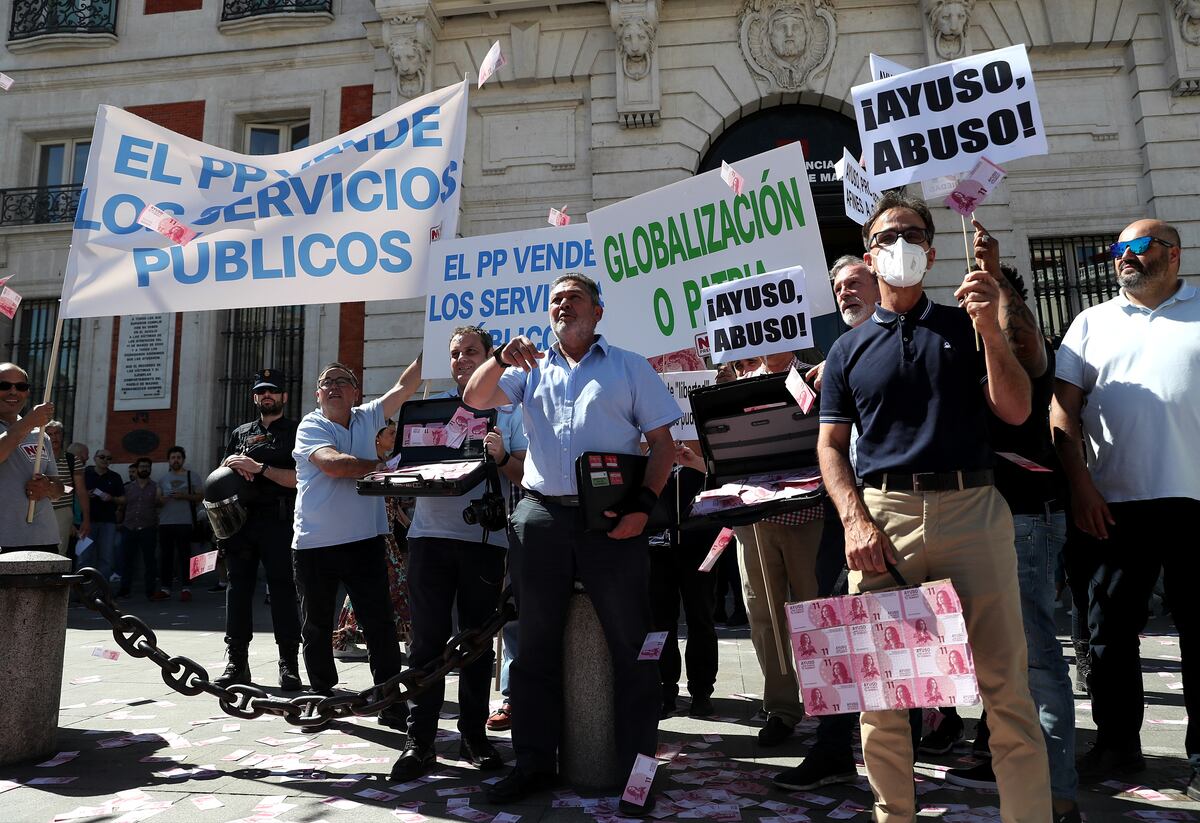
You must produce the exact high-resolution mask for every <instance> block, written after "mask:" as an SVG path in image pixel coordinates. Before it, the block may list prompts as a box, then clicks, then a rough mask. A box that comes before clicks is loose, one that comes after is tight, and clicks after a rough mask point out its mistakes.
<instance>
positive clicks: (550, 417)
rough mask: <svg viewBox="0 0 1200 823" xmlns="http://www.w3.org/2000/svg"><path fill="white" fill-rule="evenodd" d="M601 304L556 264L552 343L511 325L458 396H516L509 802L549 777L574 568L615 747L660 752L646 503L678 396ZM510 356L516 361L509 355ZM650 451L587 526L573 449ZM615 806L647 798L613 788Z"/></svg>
mask: <svg viewBox="0 0 1200 823" xmlns="http://www.w3.org/2000/svg"><path fill="white" fill-rule="evenodd" d="M603 314H604V308H603V306H602V305H601V303H600V290H599V288H598V287H597V286H596V283H595V282H594V281H592V280H591V279H590V278H587V277H585V276H584V275H581V274H575V273H568V274H564V275H562V276H561V277H559V278H558V279H556V280H555V281H554V283H553V284H552V286H551V289H550V321H551V325H552V328H553V331H554V334H555V336H556V337H557V338H558V341H559V342H558V344H557V345H555V346H553V347H551V348H550V349H549V350H547V351H544V352H543V351H539V350H538V349H537V347H535V346H534V345H533V343H531V342H530V341H529V339H528V338H526V337H516V338H514V339H513V340H511V341H510V342H509V343H507V344H506V345H505V346H504V347H503V348H501V349H498V350H497V351H496V353H495V355H494V357H493V359H492V360H491V361H489V362H486V363H484V365H482V366H480V367H479V368H478V369H477V370H476V371H475V374H474V375H472V377H471V380H470V382H469V383H468V384H467V388H466V391H465V392H464V393H463V399H464V400H465V401H466V402H467V404H468V405H470V406H472V407H474V408H477V409H494V408H498V407H500V406H506V405H508V404H510V403H515V404H520V405H521V407H522V410H523V416H524V422H525V433H526V434H527V435H528V437H529V451H528V453H527V455H526V460H525V480H524V485H525V488H526V495H525V497H524V498H523V499H522V500H521V502H520V503H518V504H517V508H516V511H515V512H514V513H513V515H512V528H513V543H512V564H511V568H512V569H513V576H514V581H515V583H516V588H517V592H518V596H519V598H520V603H519V608H520V609H521V622H520V627H521V628H520V648H521V653H520V656H519V657H518V658H517V660H516V661H514V663H513V671H512V690H513V703H514V705H515V706H516V709H517V711H516V714H515V715H514V716H513V726H512V729H513V748H514V749H515V751H516V758H517V764H516V767H515V768H514V769H513V771H512V772H511V773H510V774H509V776H508V777H506V778H505V779H504V780H501V781H500V782H499V783H497V784H495V785H494V786H492V787H491V788H490V789H489V790H488V799H490V800H491V801H492V802H495V803H512V802H516V801H518V800H520V799H521V798H523V797H525V796H527V795H529V794H530V793H532V792H534V791H538V790H539V789H542V788H545V787H548V786H550V785H553V784H554V782H555V781H556V779H557V778H556V773H557V757H558V748H559V743H560V737H561V732H562V706H563V695H562V656H563V626H564V625H565V624H566V617H567V608H568V604H569V601H570V598H571V592H572V581H573V580H574V579H575V578H579V579H580V580H581V581H582V582H583V585H584V587H585V588H586V589H587V591H588V593H589V595H590V596H591V599H592V603H593V605H594V606H595V608H596V614H597V616H598V617H599V619H600V624H601V626H602V627H603V628H604V635H605V638H606V639H607V640H608V647H609V651H610V652H611V654H612V662H613V675H614V679H615V688H614V692H615V693H614V702H615V704H616V706H615V707H616V743H617V755H618V757H619V758H620V761H621V767H622V768H623V769H631V768H632V767H633V765H634V761H635V759H636V757H637V755H639V754H642V755H646V756H647V757H652V756H653V755H654V752H655V749H656V747H657V732H658V716H659V709H660V708H661V706H662V701H661V699H660V682H659V674H658V664H657V662H656V661H654V660H639V659H638V658H639V651H640V650H641V648H642V644H643V642H644V641H645V639H646V635H647V634H648V633H649V632H650V631H651V630H652V626H653V623H652V620H651V614H650V601H649V597H648V594H647V592H648V574H649V571H648V569H649V562H648V559H647V552H648V542H647V537H646V535H644V534H643V533H642V532H643V529H645V526H646V523H647V520H648V515H649V513H650V512H651V511H652V510H653V508H654V505H655V503H657V501H658V496H659V494H660V492H661V491H662V488H663V486H664V485H665V483H666V481H667V476H668V474H670V471H671V464H672V463H673V461H674V457H675V446H674V441H673V440H672V437H671V429H670V425H671V424H672V423H674V422H675V421H676V420H677V419H678V418H679V404H678V403H677V402H676V400H675V398H674V397H672V396H671V394H670V392H668V391H667V389H666V387H665V386H664V385H663V382H662V380H661V379H660V378H659V376H658V375H657V374H656V373H655V372H654V370H653V369H652V368H651V367H650V364H649V363H648V362H646V359H645V358H644V357H642V356H641V355H639V354H636V353H634V352H630V351H626V350H624V349H619V348H617V347H616V346H611V345H609V343H608V341H607V340H605V339H604V337H603V336H602V335H599V334H597V333H596V324H597V323H599V322H600V318H601V317H602V316H603ZM510 367H511V368H510ZM643 436H645V438H646V442H647V443H648V444H649V462H648V464H647V466H646V470H645V475H644V477H643V479H642V485H641V487H639V488H638V489H636V490H633V489H631V490H630V497H628V498H627V499H626V501H625V503H624V505H623V506H622V507H621V510H620V511H618V512H613V515H614V517H613V523H614V526H613V528H612V530H611V531H609V532H608V533H607V534H592V533H588V532H585V531H584V529H583V517H582V512H581V510H580V508H579V497H578V486H577V483H576V480H575V461H576V459H578V458H579V456H580V455H582V454H583V453H584V452H589V451H600V452H614V453H623V454H640V453H641V448H640V442H641V439H642V437H643ZM620 805H621V813H622V814H623V815H637V816H641V815H643V814H646V813H648V812H649V811H650V810H651V809H652V808H653V806H654V802H653V796H652V795H651V796H649V797H647V799H646V800H645V802H644V804H643V805H634V804H632V803H630V802H628V801H625V800H622V801H621V804H620Z"/></svg>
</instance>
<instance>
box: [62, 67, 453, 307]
mask: <svg viewBox="0 0 1200 823" xmlns="http://www.w3.org/2000/svg"><path fill="white" fill-rule="evenodd" d="M466 122H467V84H466V83H465V82H463V83H459V84H456V85H454V86H450V87H448V88H445V89H439V90H438V91H435V92H432V93H431V94H427V95H425V96H424V97H419V98H417V99H416V100H413V101H411V102H409V103H406V104H404V105H403V106H400V107H398V108H396V109H393V110H392V111H390V112H388V113H387V114H384V115H381V116H380V117H377V118H375V119H374V120H372V121H370V122H369V123H366V124H364V125H362V126H359V127H357V128H355V129H352V130H350V131H348V132H346V133H345V134H343V135H340V136H338V137H334V138H332V139H330V140H325V141H323V142H321V143H318V144H317V145H315V146H310V147H307V148H303V149H297V150H296V151H292V152H288V153H286V154H279V155H269V156H250V155H243V154H237V153H235V152H231V151H227V150H225V149H221V148H217V147H215V146H209V145H206V144H204V143H201V142H199V141H197V140H192V139H190V138H188V137H184V136H182V135H179V134H176V133H175V132H172V131H169V130H168V129H164V128H161V127H159V126H156V125H154V124H153V123H150V122H148V121H146V120H143V119H141V118H139V117H135V116H134V115H132V114H129V113H128V112H125V111H122V110H121V109H118V108H115V107H113V106H101V107H100V110H99V113H98V114H97V117H96V129H95V132H94V134H93V137H92V150H91V155H90V157H89V158H88V166H87V172H86V174H85V176H84V188H83V192H82V194H81V195H80V201H79V210H78V212H77V214H76V217H75V226H74V232H73V234H72V237H71V252H70V255H69V257H68V259H67V271H66V276H65V278H64V283H63V296H62V316H63V317H95V316H102V315H125V314H158V313H161V312H174V311H200V310H205V309H228V308H242V307H250V306H280V305H291V304H297V303H336V302H342V301H355V300H390V299H393V298H401V297H416V296H419V295H424V294H425V288H424V287H425V267H426V262H427V260H428V257H429V248H430V239H429V238H430V233H431V230H433V229H435V228H436V229H441V230H442V231H444V232H445V234H446V235H447V236H453V235H454V233H455V231H456V230H457V225H458V203H459V195H460V193H461V185H462V184H461V174H462V156H463V145H464V141H465V135H466ZM147 206H154V207H156V208H157V209H160V210H161V211H163V212H165V213H167V214H170V215H173V216H174V217H175V218H176V219H177V220H178V222H179V223H180V224H181V225H183V226H186V227H187V228H188V229H191V230H194V231H196V232H197V233H198V236H197V237H196V238H195V239H194V240H192V241H191V242H189V243H188V244H187V246H186V247H185V246H180V245H176V244H175V243H174V242H173V241H172V240H170V239H168V238H166V237H163V236H162V235H159V234H156V233H154V232H152V231H151V230H150V229H148V228H143V227H142V226H139V225H138V216H139V215H140V214H141V213H142V212H143V211H144V210H145V209H146V207H147Z"/></svg>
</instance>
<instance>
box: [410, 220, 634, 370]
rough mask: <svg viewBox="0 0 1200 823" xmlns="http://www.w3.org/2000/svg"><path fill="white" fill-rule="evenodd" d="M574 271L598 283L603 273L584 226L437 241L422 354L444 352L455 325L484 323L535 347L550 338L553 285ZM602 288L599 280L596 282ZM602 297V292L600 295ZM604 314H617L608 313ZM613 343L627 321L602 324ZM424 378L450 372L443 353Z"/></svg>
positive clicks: (498, 338) (498, 340)
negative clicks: (522, 337) (519, 336)
mask: <svg viewBox="0 0 1200 823" xmlns="http://www.w3.org/2000/svg"><path fill="white" fill-rule="evenodd" d="M568 271H576V272H580V273H582V274H585V275H587V276H588V277H591V278H592V279H594V280H599V279H600V277H601V276H602V275H601V272H600V271H599V269H598V268H597V266H596V256H595V253H594V252H593V251H592V238H591V236H590V234H589V232H588V228H587V226H586V225H575V226H562V227H561V228H545V229H533V230H530V231H516V232H508V233H506V234H489V235H485V236H481V237H464V238H462V239H459V240H443V241H441V242H440V243H435V244H434V245H433V247H432V253H431V254H430V256H429V271H428V275H427V287H428V288H427V291H426V294H428V297H426V301H427V302H426V309H425V351H427V352H445V351H447V346H449V344H450V333H451V332H452V331H454V329H455V328H457V327H458V326H471V325H478V326H483V327H484V328H485V329H487V330H488V331H489V332H490V333H491V335H492V342H493V343H494V344H495V345H497V346H500V345H503V344H505V343H507V342H508V341H509V340H511V339H512V338H514V337H516V336H517V335H522V334H523V335H525V336H526V337H528V338H529V339H530V340H531V341H532V342H533V344H534V345H535V346H537V347H538V348H539V349H546V348H549V347H550V345H551V344H552V343H554V336H553V333H552V332H551V330H550V283H551V282H552V281H553V280H554V278H556V277H558V276H559V275H560V274H564V273H565V272H568ZM600 286H601V288H604V283H601V284H600ZM605 297H607V294H605ZM605 316H606V318H608V317H615V316H616V315H612V314H608V313H607V309H606V315H605ZM600 323H601V326H600V331H601V333H602V334H604V335H605V336H606V337H608V339H609V340H611V341H612V342H613V343H615V344H616V345H618V346H624V345H626V343H625V342H624V341H625V339H626V337H627V335H626V334H623V332H624V331H625V330H626V325H625V324H624V323H621V324H617V323H609V322H606V320H601V321H600ZM424 375H425V377H426V378H437V377H449V376H450V364H449V362H448V359H447V358H446V357H430V358H429V360H428V361H427V362H426V363H425V367H424Z"/></svg>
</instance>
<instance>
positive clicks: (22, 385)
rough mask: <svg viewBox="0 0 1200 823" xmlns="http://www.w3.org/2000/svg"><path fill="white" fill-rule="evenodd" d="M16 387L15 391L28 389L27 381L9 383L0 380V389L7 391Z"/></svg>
mask: <svg viewBox="0 0 1200 823" xmlns="http://www.w3.org/2000/svg"><path fill="white" fill-rule="evenodd" d="M9 389H16V390H17V391H29V384H28V383H10V382H9V381H7V380H0V391H8V390H9Z"/></svg>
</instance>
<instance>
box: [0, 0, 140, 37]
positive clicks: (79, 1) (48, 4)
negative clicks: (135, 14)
mask: <svg viewBox="0 0 1200 823" xmlns="http://www.w3.org/2000/svg"><path fill="white" fill-rule="evenodd" d="M116 33H117V0H13V7H12V24H11V25H10V26H9V27H8V39H9V42H12V41H16V40H28V39H29V38H31V37H41V36H43V35H46V34H116Z"/></svg>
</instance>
